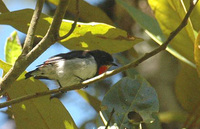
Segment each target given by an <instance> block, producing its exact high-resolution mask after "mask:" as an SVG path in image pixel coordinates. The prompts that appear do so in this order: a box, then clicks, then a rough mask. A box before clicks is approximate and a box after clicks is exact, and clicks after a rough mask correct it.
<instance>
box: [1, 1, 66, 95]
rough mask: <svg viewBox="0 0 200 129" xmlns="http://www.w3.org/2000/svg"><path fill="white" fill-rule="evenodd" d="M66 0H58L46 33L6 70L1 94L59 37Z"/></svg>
mask: <svg viewBox="0 0 200 129" xmlns="http://www.w3.org/2000/svg"><path fill="white" fill-rule="evenodd" d="M67 5H68V1H66V0H60V2H59V5H58V6H57V9H56V12H55V14H54V18H53V21H52V24H51V26H50V27H49V29H48V31H47V34H46V35H45V36H44V38H43V39H42V40H41V41H40V42H39V43H38V44H37V45H36V46H35V47H34V48H33V49H32V50H31V51H30V52H29V53H28V54H27V55H23V54H22V55H20V56H19V58H18V59H17V61H16V62H15V64H14V66H13V67H12V68H11V69H10V70H9V71H8V72H7V74H6V75H5V76H4V77H3V79H2V80H1V82H0V87H1V90H0V95H3V94H4V93H5V92H6V90H7V89H8V88H9V87H10V85H11V84H12V83H13V82H14V81H15V80H16V79H17V78H18V77H19V75H20V74H21V73H22V72H24V71H25V69H26V68H27V67H28V66H29V65H30V64H31V63H32V62H33V61H34V60H35V59H36V58H37V57H38V56H39V55H41V54H42V53H43V52H44V51H45V50H46V49H47V48H48V47H50V46H51V45H52V44H54V43H55V42H56V41H57V39H58V37H59V34H58V33H59V28H60V25H61V23H62V19H63V17H64V14H65V12H66V9H67Z"/></svg>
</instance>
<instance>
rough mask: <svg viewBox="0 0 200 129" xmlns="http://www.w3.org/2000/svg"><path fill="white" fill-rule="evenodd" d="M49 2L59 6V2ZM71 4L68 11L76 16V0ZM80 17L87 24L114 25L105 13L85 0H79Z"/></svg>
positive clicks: (52, 0)
mask: <svg viewBox="0 0 200 129" xmlns="http://www.w3.org/2000/svg"><path fill="white" fill-rule="evenodd" d="M48 2H50V3H52V4H54V5H56V6H57V5H58V2H59V0H48ZM69 4H70V6H68V8H67V11H69V12H70V13H72V14H74V15H76V12H77V10H76V0H70V2H69ZM91 10H92V11H91ZM94 12H95V13H94ZM79 17H80V18H81V19H82V20H84V21H85V22H103V23H107V24H110V25H112V24H113V22H112V21H111V19H110V18H109V17H108V16H107V15H106V13H105V12H103V11H102V10H101V9H100V8H98V7H96V6H92V5H90V4H88V3H87V2H85V1H84V0H79Z"/></svg>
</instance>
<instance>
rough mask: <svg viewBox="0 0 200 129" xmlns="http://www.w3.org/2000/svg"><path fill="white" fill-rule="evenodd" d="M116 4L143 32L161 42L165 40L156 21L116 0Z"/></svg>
mask: <svg viewBox="0 0 200 129" xmlns="http://www.w3.org/2000/svg"><path fill="white" fill-rule="evenodd" d="M116 2H117V3H118V4H119V5H121V6H122V7H123V8H124V9H125V10H126V11H127V12H128V13H129V14H130V16H131V17H132V18H133V19H134V20H135V21H136V22H137V23H138V24H139V25H140V26H141V27H142V28H143V29H145V31H148V32H151V34H152V35H154V37H156V38H158V39H159V40H161V41H164V40H165V36H164V35H163V33H162V30H161V29H160V27H159V24H158V22H157V21H156V19H154V18H152V17H150V16H148V15H146V14H145V13H143V12H141V11H140V10H138V9H136V8H134V7H133V6H131V5H129V4H128V3H126V2H124V1H123V0H116Z"/></svg>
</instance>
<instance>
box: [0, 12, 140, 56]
mask: <svg viewBox="0 0 200 129" xmlns="http://www.w3.org/2000/svg"><path fill="white" fill-rule="evenodd" d="M32 14H33V10H31V9H25V10H20V11H15V12H11V13H4V14H1V15H0V24H7V25H11V26H13V27H15V28H16V29H18V30H20V31H22V32H24V33H26V32H27V29H28V26H29V22H30V19H31V17H32ZM51 22H52V18H51V17H49V16H47V15H45V14H42V15H41V19H40V21H39V23H38V27H37V30H36V35H38V36H44V35H45V33H46V32H47V29H48V27H49V25H50V23H51ZM72 23H73V21H69V20H63V22H62V25H61V28H60V35H64V34H66V33H67V32H68V31H69V30H70V28H71V25H72ZM141 41H142V39H140V38H135V37H130V36H129V35H127V32H126V31H123V30H121V29H118V28H115V27H114V26H110V25H107V24H104V23H78V24H77V27H76V29H75V30H74V32H73V33H72V35H71V36H69V37H68V38H66V39H64V40H62V41H61V42H60V43H61V44H62V45H64V46H65V47H67V48H69V49H73V50H75V49H78V50H80V49H89V50H93V49H101V50H104V51H107V52H109V53H118V52H122V51H125V50H127V49H130V48H131V47H133V45H135V44H136V43H138V42H141Z"/></svg>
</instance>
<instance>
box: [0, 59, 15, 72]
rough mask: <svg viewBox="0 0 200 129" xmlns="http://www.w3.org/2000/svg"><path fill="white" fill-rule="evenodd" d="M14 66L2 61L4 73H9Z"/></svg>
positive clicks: (0, 62)
mask: <svg viewBox="0 0 200 129" xmlns="http://www.w3.org/2000/svg"><path fill="white" fill-rule="evenodd" d="M11 67H12V65H10V64H8V63H6V62H4V61H2V60H0V69H2V70H3V71H4V72H8V71H9V70H10V68H11Z"/></svg>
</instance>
